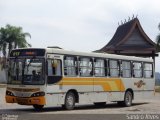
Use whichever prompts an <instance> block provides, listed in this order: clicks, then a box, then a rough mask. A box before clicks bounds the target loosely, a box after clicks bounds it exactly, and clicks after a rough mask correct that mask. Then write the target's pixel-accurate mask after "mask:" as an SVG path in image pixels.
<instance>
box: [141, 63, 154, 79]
mask: <svg viewBox="0 0 160 120" xmlns="http://www.w3.org/2000/svg"><path fill="white" fill-rule="evenodd" d="M143 70H144V77H145V78H153V66H152V64H151V63H144V68H143Z"/></svg>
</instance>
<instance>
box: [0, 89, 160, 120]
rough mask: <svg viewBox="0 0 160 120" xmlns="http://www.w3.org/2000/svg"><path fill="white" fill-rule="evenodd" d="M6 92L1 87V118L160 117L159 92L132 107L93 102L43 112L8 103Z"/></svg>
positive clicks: (100, 119) (101, 119)
mask: <svg viewBox="0 0 160 120" xmlns="http://www.w3.org/2000/svg"><path fill="white" fill-rule="evenodd" d="M4 94H5V88H0V95H1V97H0V115H1V116H0V119H2V118H4V117H5V116H8V115H13V116H11V117H16V115H18V120H25V119H26V118H27V120H34V119H38V120H44V119H46V118H47V119H52V118H54V120H56V119H57V120H63V119H65V120H67V119H68V120H72V119H73V120H74V119H76V120H82V119H88V120H111V118H112V119H113V118H114V119H115V120H116V119H117V120H118V119H119V120H120V119H128V118H130V119H132V116H128V115H131V114H138V115H139V116H140V115H142V116H140V117H145V116H146V115H150V114H152V116H153V117H155V118H159V119H160V94H159V93H156V96H155V97H154V98H152V99H151V100H145V101H144V100H143V101H133V106H132V107H119V106H118V105H117V104H116V103H108V104H107V105H106V106H103V107H95V106H94V105H92V104H91V105H79V106H77V107H76V108H75V110H71V111H66V110H64V109H62V108H61V107H45V108H44V110H43V111H41V112H37V111H35V110H34V109H33V108H32V106H21V105H17V104H6V103H5V101H4ZM117 114H118V115H117ZM14 115H15V116H14ZM157 115H158V116H157ZM152 116H151V117H152ZM136 117H137V116H136ZM147 117H148V116H147ZM133 118H134V116H133ZM114 119H113V120H114ZM3 120H5V119H3ZM15 120H17V119H15ZM148 120H149V119H148ZM155 120H157V119H155Z"/></svg>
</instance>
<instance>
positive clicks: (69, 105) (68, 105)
mask: <svg viewBox="0 0 160 120" xmlns="http://www.w3.org/2000/svg"><path fill="white" fill-rule="evenodd" d="M75 100H76V99H75V94H74V93H73V92H72V91H70V92H68V93H67V94H66V97H65V103H64V105H62V107H63V108H64V109H66V110H73V109H74V107H75Z"/></svg>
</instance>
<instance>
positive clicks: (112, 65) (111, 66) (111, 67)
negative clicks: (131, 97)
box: [109, 60, 119, 77]
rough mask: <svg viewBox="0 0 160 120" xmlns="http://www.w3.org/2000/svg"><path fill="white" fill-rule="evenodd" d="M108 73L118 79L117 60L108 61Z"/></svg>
mask: <svg viewBox="0 0 160 120" xmlns="http://www.w3.org/2000/svg"><path fill="white" fill-rule="evenodd" d="M109 73H110V76H111V77H119V64H118V60H109Z"/></svg>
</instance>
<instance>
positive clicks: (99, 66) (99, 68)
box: [94, 59, 106, 77]
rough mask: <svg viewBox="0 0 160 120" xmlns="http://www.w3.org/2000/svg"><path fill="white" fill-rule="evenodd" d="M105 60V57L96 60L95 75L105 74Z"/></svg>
mask: <svg viewBox="0 0 160 120" xmlns="http://www.w3.org/2000/svg"><path fill="white" fill-rule="evenodd" d="M105 67H106V66H105V61H104V60H103V59H95V60H94V73H95V76H99V77H100V76H101V77H102V76H105V69H106V68H105Z"/></svg>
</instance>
